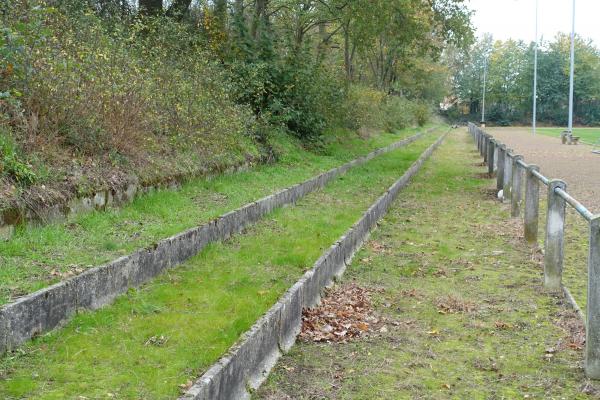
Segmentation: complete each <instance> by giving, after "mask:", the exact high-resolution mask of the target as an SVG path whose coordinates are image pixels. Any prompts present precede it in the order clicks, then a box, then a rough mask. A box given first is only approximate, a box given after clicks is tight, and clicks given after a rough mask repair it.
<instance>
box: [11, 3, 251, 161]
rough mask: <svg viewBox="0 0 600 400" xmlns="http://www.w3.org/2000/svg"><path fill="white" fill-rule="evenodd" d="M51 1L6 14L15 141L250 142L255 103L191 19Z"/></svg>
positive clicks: (201, 145)
mask: <svg viewBox="0 0 600 400" xmlns="http://www.w3.org/2000/svg"><path fill="white" fill-rule="evenodd" d="M53 4H59V6H57V7H60V8H59V9H56V8H53V7H49V6H48V5H47V4H46V3H45V2H44V1H42V0H37V1H36V0H33V1H15V2H13V4H12V6H11V7H10V9H9V12H8V15H6V16H4V17H2V19H3V22H4V23H5V25H6V28H4V29H5V30H4V32H5V33H4V35H3V37H4V39H3V40H2V41H0V68H1V66H2V65H10V66H11V67H10V68H11V70H12V73H11V74H10V75H9V74H7V73H6V67H5V71H4V74H2V73H0V84H1V86H0V92H2V93H4V95H5V96H7V94H6V93H8V94H9V95H11V96H12V97H15V96H18V100H19V101H20V103H19V105H20V107H19V108H20V109H19V110H18V111H19V112H15V111H14V110H13V111H10V110H9V109H8V105H7V104H8V102H7V101H4V103H0V105H2V108H1V110H0V111H2V119H1V120H0V124H2V126H4V128H5V129H8V130H10V131H12V136H13V137H14V138H15V139H16V141H17V142H23V143H28V145H31V146H34V147H37V148H42V147H44V146H45V145H48V144H50V145H54V146H55V145H58V146H62V147H66V148H69V149H72V150H73V151H74V152H75V153H80V154H83V155H88V156H95V157H98V156H101V157H102V156H105V157H108V156H109V154H115V153H117V154H121V155H125V156H127V157H130V158H134V159H139V160H143V159H146V158H147V154H150V153H157V152H160V151H164V149H166V148H172V149H184V150H191V151H194V152H198V153H200V154H204V155H210V156H213V155H215V154H218V153H222V152H224V151H227V152H232V153H236V152H237V153H243V152H245V151H249V152H252V151H253V150H252V149H253V145H252V143H251V138H250V136H251V135H248V133H249V132H253V131H254V129H255V125H254V119H253V117H252V113H251V111H250V109H249V108H248V107H244V106H242V105H239V104H235V102H234V101H233V99H232V98H231V97H230V95H229V92H230V86H231V83H229V82H227V79H226V76H225V75H224V73H223V70H222V68H221V67H220V66H219V65H218V64H217V63H216V62H215V61H210V60H211V59H213V58H211V57H210V56H209V55H208V54H207V53H206V51H205V50H203V44H202V43H201V41H200V39H199V38H198V37H197V35H196V36H194V35H191V34H190V33H189V32H188V31H187V26H186V25H183V24H178V23H176V22H175V21H173V20H172V19H169V18H166V17H156V18H148V19H145V20H142V19H139V20H137V22H133V23H131V24H125V23H118V21H117V22H115V21H111V20H109V19H102V18H100V17H99V16H98V15H97V14H96V13H95V12H94V10H91V9H89V8H88V7H87V6H86V5H85V2H81V1H78V0H63V1H61V2H58V3H54V2H53ZM7 32H8V33H7ZM7 38H8V39H7ZM9 50H10V52H9ZM22 71H24V72H22ZM0 72H2V71H0ZM7 88H10V90H7ZM1 101H2V100H1V99H0V102H1ZM13 104H14V102H13ZM9 111H10V115H9Z"/></svg>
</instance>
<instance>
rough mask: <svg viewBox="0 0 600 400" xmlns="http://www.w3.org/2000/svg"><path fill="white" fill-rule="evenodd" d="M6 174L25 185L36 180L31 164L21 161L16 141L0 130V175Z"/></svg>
mask: <svg viewBox="0 0 600 400" xmlns="http://www.w3.org/2000/svg"><path fill="white" fill-rule="evenodd" d="M2 175H5V176H8V177H9V178H11V179H13V180H15V181H16V182H18V183H21V184H23V185H29V184H31V183H33V182H34V181H35V180H36V175H35V173H34V172H33V170H32V168H31V165H29V164H27V163H25V162H23V161H21V159H20V158H19V156H18V154H17V146H16V144H15V143H14V141H13V140H12V139H11V138H10V137H9V136H8V135H6V133H4V132H2V131H0V176H2Z"/></svg>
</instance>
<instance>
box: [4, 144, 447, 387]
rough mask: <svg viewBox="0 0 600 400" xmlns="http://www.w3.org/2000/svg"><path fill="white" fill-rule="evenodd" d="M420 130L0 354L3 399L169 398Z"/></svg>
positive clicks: (351, 216)
mask: <svg viewBox="0 0 600 400" xmlns="http://www.w3.org/2000/svg"><path fill="white" fill-rule="evenodd" d="M438 135H439V133H437V134H429V135H427V136H426V137H425V138H424V139H422V140H419V141H417V142H415V143H413V144H411V145H410V146H408V147H406V148H402V149H398V150H395V151H393V152H390V153H388V154H385V155H382V156H380V157H378V158H375V159H373V160H371V161H369V162H368V163H367V164H365V165H363V166H360V167H356V168H354V169H352V170H350V171H349V172H348V173H347V174H346V175H344V176H342V177H340V178H338V179H336V180H335V181H334V182H332V183H331V184H329V185H328V186H327V187H325V188H324V189H323V190H321V191H318V192H315V193H313V194H310V195H308V196H307V197H305V198H304V199H302V200H301V201H299V202H298V203H297V204H296V206H295V207H289V208H285V209H280V210H277V211H276V212H274V213H273V214H272V216H271V217H270V218H267V219H265V220H263V221H261V222H259V223H257V224H256V225H255V226H254V227H252V228H250V229H248V231H247V232H246V233H245V234H243V235H237V236H235V237H234V238H232V239H230V240H228V241H227V242H225V243H219V244H212V245H209V246H208V247H207V248H206V249H205V250H204V251H202V252H201V254H199V255H198V256H196V257H194V258H192V259H191V260H189V261H188V262H186V263H185V264H183V265H182V266H181V267H179V268H177V269H174V270H171V271H169V272H167V273H165V274H163V275H162V276H160V277H159V278H157V279H156V280H155V281H153V282H152V283H150V284H148V285H145V286H143V287H142V288H140V289H133V290H131V291H130V292H129V293H128V294H127V295H125V296H122V297H121V298H119V299H118V300H117V301H116V302H115V304H114V305H112V306H109V307H106V308H104V309H102V310H98V311H96V312H90V313H82V314H81V315H78V316H77V317H75V318H74V319H73V320H72V321H71V322H69V323H68V324H67V326H66V327H64V328H62V329H60V330H57V331H55V332H52V333H50V334H47V335H44V336H42V337H39V338H37V339H35V340H34V341H33V342H32V343H30V344H28V345H25V346H23V347H22V348H21V349H20V350H19V351H17V352H13V353H11V354H8V355H6V356H4V357H3V358H2V362H1V363H0V371H2V372H1V373H2V378H3V380H2V381H1V383H0V394H2V395H3V396H4V397H7V398H11V397H15V398H19V397H38V398H65V397H66V398H69V397H74V396H76V395H80V396H86V397H102V396H105V395H107V393H110V394H111V395H112V396H114V397H116V398H139V397H140V396H142V397H148V398H172V397H175V396H176V395H177V393H178V391H179V390H180V387H181V388H185V387H187V386H188V385H190V384H191V382H192V381H193V380H194V379H195V378H197V377H198V376H199V375H201V373H202V372H203V371H205V370H206V368H207V367H209V366H210V365H211V364H212V363H214V362H215V361H216V360H217V359H218V357H219V356H221V355H222V354H223V353H224V352H225V351H226V350H227V349H228V348H229V347H230V346H231V345H232V344H233V343H234V342H235V340H237V338H238V337H239V335H240V334H242V333H243V332H245V331H246V330H247V329H248V328H249V327H250V326H251V325H252V324H253V323H254V322H255V321H256V320H257V318H258V317H260V316H261V315H262V314H263V313H264V312H265V311H266V310H267V309H268V308H269V307H271V306H272V305H273V304H274V303H275V302H276V301H277V299H278V298H279V297H280V296H281V294H282V293H283V292H285V290H287V289H288V288H289V286H291V285H292V284H293V283H294V282H295V281H296V280H297V279H298V278H299V277H300V276H301V275H302V274H303V273H304V272H305V271H306V269H308V268H310V267H311V265H313V263H314V262H315V260H316V259H317V258H318V257H319V256H320V255H321V253H323V251H324V250H325V249H327V248H328V247H329V246H330V245H331V244H332V243H333V242H334V241H335V240H337V239H338V238H339V236H340V235H341V234H342V233H343V232H345V231H346V230H347V229H348V228H349V227H350V226H351V225H352V224H353V223H354V222H356V220H357V219H358V218H359V217H360V216H361V215H362V213H363V212H364V211H365V210H366V209H367V208H368V207H369V206H370V205H371V203H372V202H373V201H374V200H375V199H376V198H378V197H379V196H380V195H381V193H382V192H383V191H384V190H386V189H387V188H388V187H389V185H390V184H391V183H393V182H394V181H395V180H396V179H397V178H398V177H399V176H400V175H402V173H403V172H404V171H405V170H406V169H407V168H408V167H409V166H410V165H411V164H412V163H413V162H414V161H415V160H416V159H417V158H418V157H419V156H420V154H421V153H422V152H423V150H424V149H426V148H427V147H428V146H429V145H430V144H431V143H432V142H433V141H434V140H435V139H436V137H437V136H438Z"/></svg>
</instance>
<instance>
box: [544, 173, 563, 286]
mask: <svg viewBox="0 0 600 400" xmlns="http://www.w3.org/2000/svg"><path fill="white" fill-rule="evenodd" d="M557 188H560V189H562V190H567V184H566V183H565V182H563V181H561V180H558V179H553V180H551V181H550V182H549V183H548V213H547V215H546V251H545V254H544V286H545V287H546V289H549V290H553V291H558V290H560V289H561V284H562V267H563V258H564V239H565V201H564V200H563V198H562V197H560V196H559V195H557V194H556V193H555V190H556V189H557Z"/></svg>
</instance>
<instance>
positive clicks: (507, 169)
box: [502, 149, 513, 201]
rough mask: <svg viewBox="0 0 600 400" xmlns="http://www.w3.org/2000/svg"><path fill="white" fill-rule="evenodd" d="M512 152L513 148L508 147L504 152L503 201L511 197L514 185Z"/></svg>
mask: <svg viewBox="0 0 600 400" xmlns="http://www.w3.org/2000/svg"><path fill="white" fill-rule="evenodd" d="M512 166H513V162H512V154H511V149H506V151H505V154H504V186H502V192H503V196H502V201H506V200H508V199H510V190H511V185H512Z"/></svg>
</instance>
